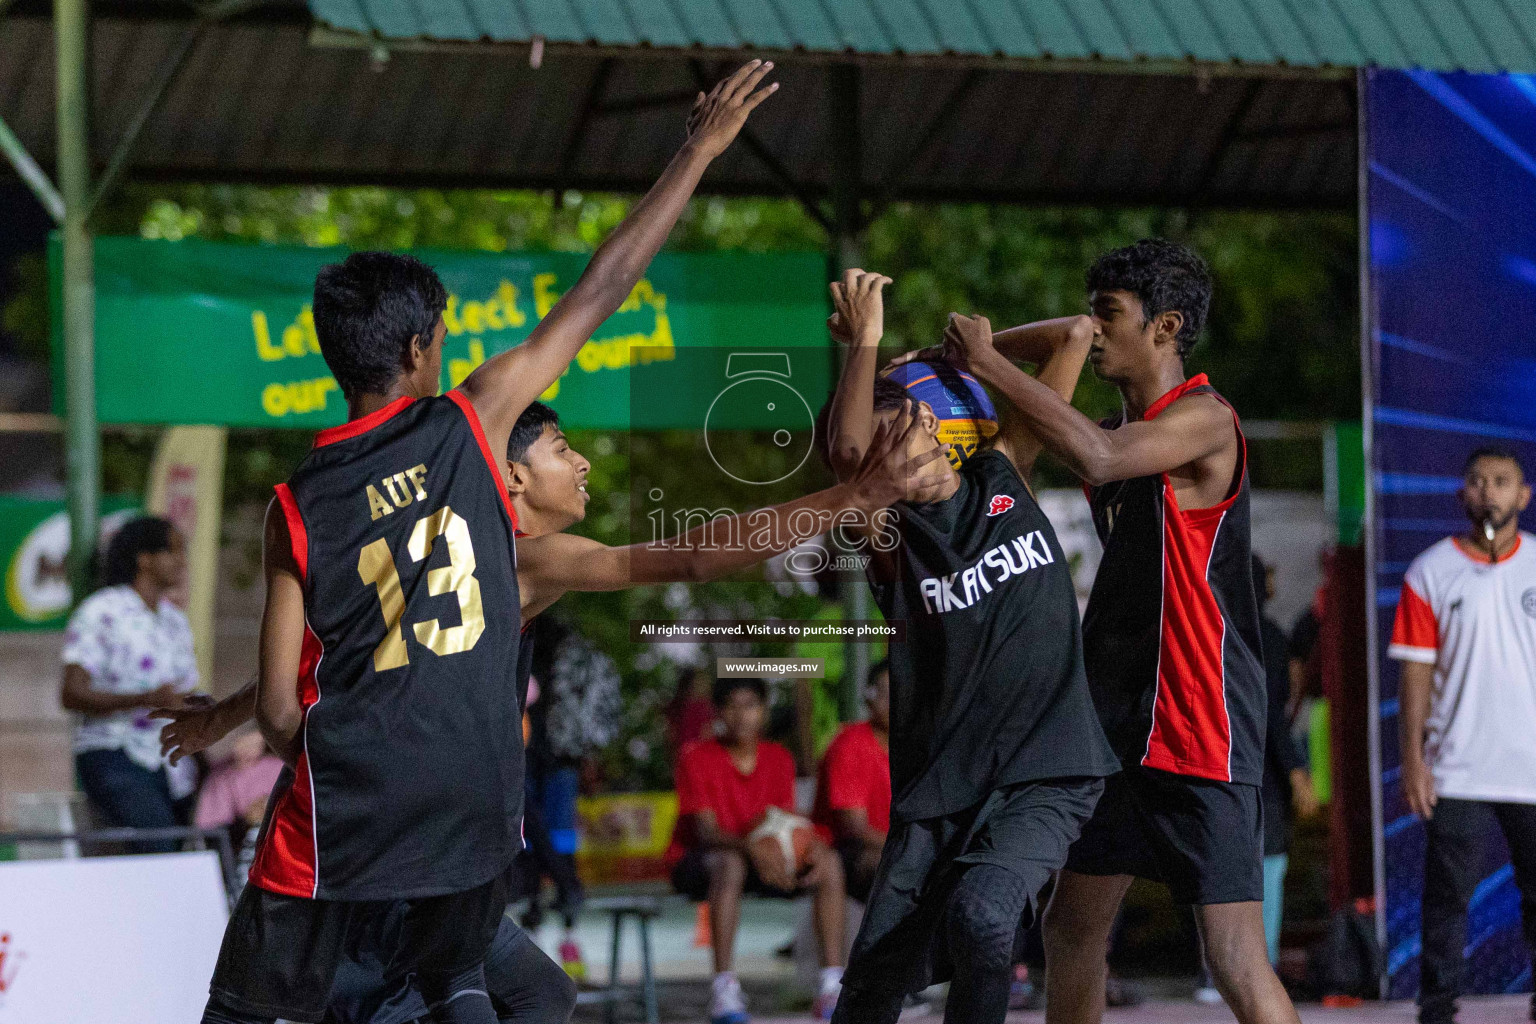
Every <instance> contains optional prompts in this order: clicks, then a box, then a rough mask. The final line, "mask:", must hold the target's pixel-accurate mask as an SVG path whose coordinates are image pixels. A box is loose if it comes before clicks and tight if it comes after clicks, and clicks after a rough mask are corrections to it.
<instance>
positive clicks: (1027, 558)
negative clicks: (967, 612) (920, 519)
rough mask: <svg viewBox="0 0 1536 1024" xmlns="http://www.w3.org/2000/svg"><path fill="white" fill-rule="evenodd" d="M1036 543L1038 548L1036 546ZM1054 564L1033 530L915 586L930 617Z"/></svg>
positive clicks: (1038, 533) (1041, 536)
mask: <svg viewBox="0 0 1536 1024" xmlns="http://www.w3.org/2000/svg"><path fill="white" fill-rule="evenodd" d="M993 500H994V501H996V500H997V499H995V498H994V499H993ZM1037 541H1038V542H1039V547H1038V548H1037V547H1036V546H1035V545H1036V542H1037ZM1055 561H1056V556H1055V555H1054V554H1053V553H1052V552H1051V546H1050V544H1048V543H1046V540H1045V534H1044V533H1043V532H1041V531H1040V530H1035V531H1033V532H1032V533H1026V534H1021V535H1019V536H1017V537H1015V538H1013V539H1012V540H1011V541H1007V542H1005V543H1003V544H999V545H998V546H997V547H995V548H992V549H990V550H989V551H987V553H986V554H984V555H982V556H981V560H980V561H978V562H977V563H976V564H975V565H973V566H971V567H970V568H969V569H965V570H962V571H961V572H952V573H950V574H949V575H948V576H930V577H928V578H926V579H924V580H923V581H922V582H921V583H919V584H918V586H919V588H920V589H921V591H922V594H923V607H924V608H926V609H927V610H928V612H929V614H931V615H942V614H944V613H945V612H952V611H958V610H960V609H963V608H969V607H970V606H971V605H973V604H975V603H976V602H977V601H979V600H981V599H982V598H983V597H985V596H986V595H988V594H990V593H992V590H993V588H994V587H997V586H999V585H1001V584H1002V583H1005V582H1006V581H1007V580H1008V579H1009V578H1011V577H1013V576H1022V575H1023V574H1024V573H1026V572H1028V571H1029V570H1031V569H1033V568H1035V567H1036V566H1037V565H1050V564H1051V563H1053V562H1055ZM991 570H996V573H997V575H996V576H991V575H990V572H991ZM957 587H958V590H957V589H956V588H957Z"/></svg>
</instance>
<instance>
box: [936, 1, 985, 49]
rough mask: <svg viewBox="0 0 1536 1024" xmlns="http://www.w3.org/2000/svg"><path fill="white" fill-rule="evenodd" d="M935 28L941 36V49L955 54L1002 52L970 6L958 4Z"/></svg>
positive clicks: (939, 20)
mask: <svg viewBox="0 0 1536 1024" xmlns="http://www.w3.org/2000/svg"><path fill="white" fill-rule="evenodd" d="M929 6H930V7H931V6H932V5H931V4H930V5H929ZM934 28H935V30H936V31H937V32H938V34H939V47H940V48H941V49H944V50H949V51H951V52H953V53H998V52H1000V51H1001V50H1002V47H1000V46H998V45H997V44H996V43H994V42H993V41H992V40H991V39H990V38H988V36H987V31H986V29H985V28H984V27H983V26H982V24H981V22H979V21H977V20H976V12H975V11H974V10H972V9H971V7H970V5H969V4H957V5H956V6H955V7H954V8H953V9H951V10H950V12H949V16H948V17H945V18H940V19H938V21H937V22H936V24H935V25H934Z"/></svg>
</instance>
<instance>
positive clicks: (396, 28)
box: [362, 0, 421, 39]
mask: <svg viewBox="0 0 1536 1024" xmlns="http://www.w3.org/2000/svg"><path fill="white" fill-rule="evenodd" d="M362 6H363V9H364V10H365V11H366V12H367V15H368V21H370V22H371V23H372V24H373V30H374V31H375V32H377V33H378V34H379V35H381V36H387V37H389V38H401V39H410V38H413V37H415V36H419V35H421V19H420V18H418V17H417V15H416V10H415V8H414V7H412V6H411V4H410V0H362Z"/></svg>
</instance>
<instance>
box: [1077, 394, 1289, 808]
mask: <svg viewBox="0 0 1536 1024" xmlns="http://www.w3.org/2000/svg"><path fill="white" fill-rule="evenodd" d="M1191 394H1208V395H1212V396H1214V397H1216V398H1218V399H1220V400H1221V401H1222V402H1223V404H1226V400H1225V399H1222V398H1221V396H1220V395H1218V394H1216V391H1215V389H1214V388H1212V387H1211V386H1210V384H1209V382H1208V381H1207V380H1206V378H1205V375H1204V374H1201V375H1199V376H1197V377H1194V378H1191V379H1190V380H1187V381H1185V382H1184V383H1183V384H1181V385H1179V386H1178V387H1177V388H1174V389H1173V390H1172V391H1170V392H1168V393H1167V394H1166V395H1164V396H1163V397H1162V398H1160V399H1158V400H1157V401H1156V402H1154V403H1152V406H1151V407H1150V408H1149V409H1147V411H1146V413H1145V414H1144V415H1143V417H1142V418H1143V419H1144V420H1151V419H1155V418H1156V417H1157V416H1158V414H1159V413H1161V412H1162V411H1163V410H1165V409H1167V408H1168V406H1170V405H1171V404H1173V402H1175V401H1176V400H1178V399H1180V398H1183V397H1184V396H1186V395H1191ZM1228 408H1230V405H1229V406H1228ZM1232 419H1233V425H1234V427H1235V428H1236V429H1237V436H1238V463H1237V468H1236V471H1235V472H1234V473H1233V483H1232V487H1231V489H1230V490H1229V492H1228V494H1227V497H1226V499H1225V500H1224V501H1222V502H1221V503H1220V504H1218V505H1215V506H1213V507H1211V508H1203V509H1181V508H1179V503H1178V499H1177V497H1176V496H1175V494H1174V490H1173V486H1172V484H1171V483H1170V482H1169V479H1168V475H1167V474H1166V473H1164V474H1159V475H1156V476H1147V477H1139V478H1137V479H1134V480H1118V481H1115V482H1113V483H1108V484H1104V485H1102V486H1099V487H1089V488H1085V490H1086V492H1087V494H1088V504H1089V506H1090V507H1091V508H1092V511H1093V523H1094V527H1095V529H1096V530H1097V531H1098V535H1099V540H1100V541H1101V542H1102V543H1103V545H1104V557H1103V559H1102V561H1100V563H1099V571H1098V575H1097V576H1096V577H1095V579H1094V583H1093V592H1092V593H1091V594H1090V595H1089V598H1088V608H1087V610H1086V612H1085V613H1084V616H1083V653H1084V660H1085V665H1086V668H1087V672H1088V685H1089V688H1090V690H1091V691H1092V693H1093V700H1094V706H1095V707H1096V708H1097V710H1098V713H1099V718H1100V721H1101V722H1102V723H1103V725H1104V731H1105V733H1106V734H1107V735H1108V737H1109V741H1110V744H1111V745H1112V746H1113V747H1114V748H1115V753H1116V754H1117V755H1119V757H1120V760H1121V763H1122V764H1126V765H1132V764H1141V765H1145V766H1147V767H1150V768H1159V769H1162V770H1164V771H1168V772H1174V773H1177V774H1179V775H1191V776H1196V777H1198V778H1204V779H1220V780H1223V781H1226V782H1242V783H1250V784H1254V785H1257V784H1259V782H1260V781H1261V779H1262V778H1263V771H1264V718H1265V709H1266V699H1265V685H1264V668H1263V662H1262V659H1261V656H1260V652H1261V650H1262V647H1261V644H1262V641H1261V639H1260V619H1259V609H1258V601H1257V600H1256V598H1255V592H1254V579H1253V561H1252V554H1251V552H1252V548H1251V546H1250V539H1249V526H1250V524H1249V497H1248V446H1247V441H1246V440H1245V439H1244V438H1243V435H1242V428H1241V426H1240V425H1238V422H1237V413H1236V412H1235V411H1234V412H1233V414H1232ZM1121 423H1122V420H1121V418H1120V417H1118V416H1117V417H1115V418H1113V419H1111V420H1107V421H1105V423H1104V424H1103V425H1104V426H1106V427H1109V428H1111V429H1113V428H1115V427H1118V426H1120V425H1121Z"/></svg>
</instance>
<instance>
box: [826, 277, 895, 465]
mask: <svg viewBox="0 0 1536 1024" xmlns="http://www.w3.org/2000/svg"><path fill="white" fill-rule="evenodd" d="M890 283H891V279H890V278H888V277H886V276H885V275H883V274H874V273H869V272H867V271H863V270H846V271H844V272H843V279H842V280H841V281H834V282H832V285H831V290H832V305H833V308H834V312H833V314H832V315H831V316H830V317H828V319H827V329H828V330H830V331H831V332H832V337H834V338H836V339H837V340H838V341H840V342H841V343H842V344H843V345H844V346H845V347H846V348H847V352H846V353H845V355H844V358H843V373H842V376H841V377H839V378H838V381H837V393H836V394H835V395H833V396H832V415H831V417H830V418H829V419H828V421H827V430H828V434H829V436H828V437H827V452H828V456H829V458H828V461H829V462H831V464H832V472H833V473H835V474H837V478H838V479H839V480H844V479H847V477H848V475H850V474H852V473H853V472H854V470H855V468H856V467H857V466H858V465H859V460H861V459H862V458H864V453H865V452H866V451H868V450H869V444H870V440H871V438H873V436H874V423H875V362H876V360H877V359H878V358H879V351H880V337H881V335H882V334H884V333H885V300H884V297H883V296H882V295H881V289H882V288H884V287H885V286H886V285H888V284H890Z"/></svg>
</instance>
